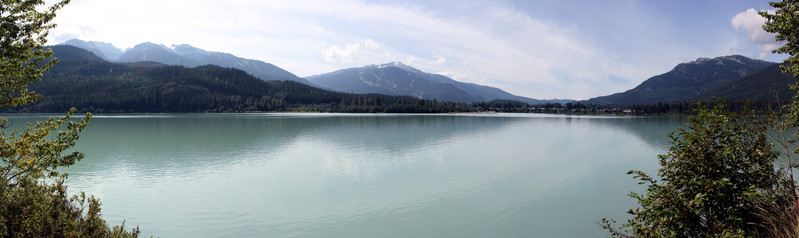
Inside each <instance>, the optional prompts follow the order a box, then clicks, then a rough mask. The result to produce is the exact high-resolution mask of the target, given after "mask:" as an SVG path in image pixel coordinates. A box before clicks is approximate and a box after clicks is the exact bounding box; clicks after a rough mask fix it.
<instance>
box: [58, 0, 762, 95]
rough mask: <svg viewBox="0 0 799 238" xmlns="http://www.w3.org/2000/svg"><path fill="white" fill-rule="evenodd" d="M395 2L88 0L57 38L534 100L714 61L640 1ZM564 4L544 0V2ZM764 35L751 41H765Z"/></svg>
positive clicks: (625, 85) (600, 91) (65, 19)
mask: <svg viewBox="0 0 799 238" xmlns="http://www.w3.org/2000/svg"><path fill="white" fill-rule="evenodd" d="M48 1H50V0H48ZM388 2H389V3H385V2H384V1H377V2H374V1H367V0H328V1H317V0H270V1H261V0H235V1H225V2H221V1H214V0H170V1H159V0H137V1H118V0H115V1H111V0H81V1H73V2H72V3H71V4H69V5H67V6H66V7H65V8H64V9H63V10H62V11H61V12H59V14H58V17H57V18H56V23H58V24H59V27H58V28H56V29H53V31H51V35H50V36H51V39H53V38H55V39H58V40H59V41H60V40H66V38H69V37H79V38H81V39H83V40H89V41H104V42H109V43H113V44H114V45H116V46H119V47H122V48H126V47H132V46H133V45H135V44H138V43H141V42H145V41H150V42H154V43H161V44H166V45H170V44H181V43H186V44H191V45H193V46H196V47H199V48H203V49H206V50H210V51H222V52H229V53H232V54H235V55H238V56H242V57H246V58H252V59H257V60H263V61H266V62H271V63H275V65H277V66H278V67H282V68H284V69H286V70H288V71H290V72H292V73H295V74H297V75H314V74H321V73H326V72H330V71H332V70H335V69H341V68H346V67H358V66H363V65H368V64H381V63H386V62H391V61H402V62H403V63H406V64H409V65H410V64H413V65H414V67H417V68H419V69H420V70H424V71H427V72H445V71H449V72H465V74H466V75H469V76H468V77H463V79H464V80H467V81H470V82H475V83H481V84H488V85H495V86H498V87H500V88H502V89H504V90H506V91H509V92H511V93H515V94H520V95H522V96H528V97H534V98H554V97H557V98H586V97H593V96H600V95H607V94H610V93H613V92H618V91H621V90H625V89H629V88H631V87H633V86H635V84H637V83H638V82H640V81H642V80H644V79H646V78H648V77H650V76H652V75H655V74H657V73H662V72H665V71H666V70H668V69H669V68H670V67H673V65H674V64H676V63H678V62H679V61H677V60H675V59H674V58H675V57H686V55H690V56H694V55H696V54H699V56H705V57H711V56H713V55H706V54H707V51H702V50H697V49H696V47H694V48H691V47H690V46H685V45H686V44H683V45H678V44H677V43H673V42H680V41H676V40H673V39H674V38H669V37H671V36H675V37H680V39H684V38H686V36H680V35H679V34H672V33H675V32H676V31H672V32H669V31H662V29H664V26H665V28H668V27H669V26H671V27H674V28H675V29H680V30H684V29H685V28H684V27H683V26H681V25H678V26H676V27H675V25H674V24H672V23H664V24H653V19H655V20H657V19H658V17H652V16H650V15H647V14H649V13H651V12H645V11H638V10H640V9H637V8H626V3H630V5H631V6H634V5H636V4H635V2H634V1H619V2H624V3H619V4H616V3H613V2H612V1H611V2H609V3H605V2H603V3H601V4H600V3H594V4H593V5H592V4H589V3H592V2H590V1H589V2H586V4H587V5H589V6H583V7H582V8H585V9H580V8H581V6H577V7H576V8H577V9H576V10H580V11H592V13H596V16H594V15H591V14H578V15H579V16H582V15H591V16H590V17H586V19H591V20H588V21H591V22H598V24H593V25H592V24H591V22H589V23H588V24H587V23H585V21H587V20H585V19H578V18H564V19H565V20H564V19H557V18H553V17H552V16H540V15H541V14H536V13H534V10H535V9H520V8H518V6H515V5H527V4H513V3H512V2H508V1H456V2H457V4H453V5H451V6H449V5H448V8H447V9H442V8H436V7H437V6H438V5H441V4H428V3H427V2H425V1H400V2H396V1H388ZM559 2H562V1H550V3H546V1H545V2H542V3H541V5H542V6H540V7H541V9H547V7H546V6H544V5H547V4H550V5H551V4H556V5H561V4H560V3H559ZM614 4H615V5H614ZM536 5H538V4H536ZM583 5H585V4H583ZM594 5H601V6H602V7H604V8H602V9H599V8H596V7H595V6H594ZM606 5H607V6H606ZM153 6H158V7H153ZM174 9H180V11H175V10H174ZM564 9H570V10H575V8H571V7H569V8H564ZM586 9H587V10H586ZM740 9H743V8H740ZM580 11H577V12H580ZM608 11H611V12H612V13H614V14H608ZM538 13H541V11H539V12H538ZM567 13H568V12H565V13H557V14H554V15H563V14H567ZM620 13H625V14H620ZM627 13H629V14H627ZM608 15H611V16H610V17H608ZM141 16H147V17H144V18H143V17H141ZM564 16H568V15H564ZM659 17H662V16H659ZM736 17H737V16H736ZM603 18H604V20H603ZM608 18H612V20H613V21H610V20H607V19H608ZM741 18H742V19H738V20H733V23H732V24H733V25H734V26H735V25H736V24H738V25H740V26H738V27H736V28H738V29H740V30H742V31H744V30H746V29H750V28H752V27H750V24H749V21H745V20H743V19H749V17H748V15H747V16H741ZM97 19H106V20H103V21H98V20H97ZM723 19H724V21H723V22H722V23H720V24H725V25H726V24H727V20H728V19H729V15H724V16H723ZM664 22H665V21H664ZM736 22H738V23H736ZM656 23H657V22H656ZM760 24H762V22H761V23H760ZM605 25H607V26H609V27H604V26H605ZM84 26H86V27H84ZM754 28H759V25H758V26H756V27H754ZM664 32H665V33H664ZM658 33H659V34H660V35H658ZM757 34H759V33H757ZM757 34H755V36H753V38H752V39H754V41H761V40H762V39H763V38H762V36H759V35H757ZM747 35H749V34H747ZM748 38H749V37H748ZM603 40H604V41H603ZM54 41H55V40H54ZM328 42H329V44H328ZM607 42H615V43H612V44H616V45H613V46H608V43H607ZM683 42H688V40H685V41H683ZM50 43H59V42H57V41H56V42H50ZM731 47H732V46H730V47H726V48H724V50H725V52H726V51H728V49H730V48H731ZM761 47H762V48H763V49H769V48H768V47H773V46H771V45H769V44H768V43H765V44H763V45H762V46H761ZM752 48H754V47H752ZM680 51H681V52H680ZM641 52H646V53H641ZM685 52H690V53H685ZM320 53H321V57H320ZM653 55H658V57H653ZM675 55H676V56H675ZM416 56H426V57H423V58H417V57H416ZM430 56H432V57H430ZM663 59H667V60H663ZM693 59H695V58H685V60H693ZM668 60H671V61H668ZM680 60H683V59H680ZM464 62H469V64H468V65H465V64H464ZM652 65H655V66H652ZM618 79H623V80H618ZM483 82H484V83H483Z"/></svg>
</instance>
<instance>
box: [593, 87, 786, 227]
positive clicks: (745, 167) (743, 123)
mask: <svg viewBox="0 0 799 238" xmlns="http://www.w3.org/2000/svg"><path fill="white" fill-rule="evenodd" d="M723 105H724V104H723V103H716V104H715V106H714V107H713V108H712V109H707V108H706V107H704V106H703V107H700V109H698V114H697V115H695V116H692V117H690V118H689V122H688V124H687V125H688V129H687V130H686V129H679V130H677V131H676V133H672V134H671V135H670V138H672V147H671V148H670V149H669V152H668V153H667V154H664V155H660V156H659V160H660V165H661V168H660V169H659V170H658V176H659V177H660V181H658V180H655V179H654V178H652V177H651V176H649V175H647V174H646V173H644V172H642V171H630V172H629V174H634V176H635V178H636V179H638V180H640V182H639V184H647V186H648V187H647V191H646V193H645V194H638V193H631V194H630V197H633V198H635V199H637V200H638V203H639V205H640V207H639V208H636V209H635V210H630V211H629V213H630V214H631V215H633V216H634V217H633V218H632V219H630V220H628V222H627V224H625V225H623V229H619V228H617V227H616V226H615V225H614V221H612V220H608V219H603V220H602V227H603V228H605V229H608V230H609V231H610V232H611V234H612V235H614V236H619V237H758V236H760V235H759V234H765V233H766V232H767V228H766V227H765V225H764V224H767V223H769V222H770V221H768V220H767V219H766V218H765V217H764V215H763V214H764V211H765V209H766V208H775V209H774V210H786V209H789V208H790V207H792V206H793V204H794V200H795V196H794V191H793V181H792V180H790V179H789V178H788V177H787V176H785V173H784V171H782V170H775V167H774V163H775V159H776V158H777V152H776V151H775V150H774V149H773V148H772V147H773V146H772V143H771V142H769V141H768V139H767V133H768V128H767V126H766V123H764V122H763V121H759V120H758V119H757V118H755V117H754V116H752V115H749V114H742V115H736V114H733V113H730V112H727V111H725V110H724V106H723ZM625 230H626V231H627V232H630V233H631V235H628V234H625Z"/></svg>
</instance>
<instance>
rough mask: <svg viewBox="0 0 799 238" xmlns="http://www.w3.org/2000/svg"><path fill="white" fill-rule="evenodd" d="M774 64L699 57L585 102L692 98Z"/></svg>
mask: <svg viewBox="0 0 799 238" xmlns="http://www.w3.org/2000/svg"><path fill="white" fill-rule="evenodd" d="M774 64H776V63H773V62H767V61H762V60H755V59H750V58H748V57H745V56H741V55H732V56H723V57H717V58H714V59H708V58H700V59H697V60H696V61H692V62H688V63H682V64H679V65H677V66H676V67H674V69H672V70H671V71H669V72H666V73H664V74H661V75H657V76H654V77H651V78H649V79H647V80H646V81H644V82H643V83H641V84H640V85H638V86H637V87H635V88H633V89H630V90H628V91H625V92H621V93H616V94H613V95H608V96H603V97H596V98H592V99H589V100H587V101H586V103H591V104H601V105H635V104H655V103H670V102H676V101H683V100H689V99H692V98H696V97H699V96H700V95H702V94H706V93H709V92H711V91H713V90H716V89H718V88H720V87H722V86H724V85H725V84H727V83H729V82H732V81H734V80H736V79H739V78H741V77H744V76H747V75H750V74H753V73H755V72H758V71H760V70H762V69H765V68H767V67H769V66H772V65H774Z"/></svg>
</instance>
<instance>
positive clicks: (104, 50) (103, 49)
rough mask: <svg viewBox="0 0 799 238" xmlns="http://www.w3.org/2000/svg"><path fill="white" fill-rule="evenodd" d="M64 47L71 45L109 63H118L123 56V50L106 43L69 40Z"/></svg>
mask: <svg viewBox="0 0 799 238" xmlns="http://www.w3.org/2000/svg"><path fill="white" fill-rule="evenodd" d="M61 44H62V45H71V46H75V47H78V48H82V49H85V50H88V51H90V52H92V53H94V54H95V55H97V56H99V57H102V58H103V59H105V60H108V61H116V60H117V59H119V56H120V55H122V50H120V49H119V48H117V47H115V46H114V45H112V44H109V43H105V42H98V41H88V42H87V41H82V40H78V39H72V40H68V41H66V42H64V43H61Z"/></svg>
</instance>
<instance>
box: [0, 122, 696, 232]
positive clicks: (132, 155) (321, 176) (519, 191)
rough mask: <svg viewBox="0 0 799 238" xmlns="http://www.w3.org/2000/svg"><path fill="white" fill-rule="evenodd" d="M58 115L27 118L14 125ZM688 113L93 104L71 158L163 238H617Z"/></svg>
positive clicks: (88, 180) (112, 201)
mask: <svg viewBox="0 0 799 238" xmlns="http://www.w3.org/2000/svg"><path fill="white" fill-rule="evenodd" d="M46 116H47V115H41V114H19V115H12V116H10V118H11V119H12V120H13V121H14V122H15V123H17V124H22V123H21V122H24V121H31V120H44V119H45V118H46ZM683 123H684V118H681V117H674V116H671V117H665V116H664V117H611V116H562V115H546V114H441V115H403V114H324V113H264V114H110V115H95V116H94V117H93V118H92V122H91V123H90V124H89V126H88V127H87V129H86V130H85V131H84V132H83V133H82V134H81V138H80V141H79V142H78V145H77V146H76V148H75V150H77V151H81V152H83V153H85V154H86V157H85V158H84V159H83V160H82V161H80V162H78V163H77V164H76V165H75V166H72V167H70V168H68V169H67V171H68V172H69V173H70V177H69V179H68V181H67V182H68V184H69V189H70V191H85V192H87V193H89V194H93V195H95V196H97V197H99V198H100V201H101V202H102V203H103V205H102V208H103V217H104V218H105V219H106V220H108V221H109V223H110V224H119V223H121V222H122V221H123V220H124V221H126V224H127V226H129V227H130V226H139V227H140V228H141V230H142V233H143V235H147V236H149V235H155V236H160V237H606V236H607V233H606V232H605V231H603V230H601V229H600V228H599V226H598V225H597V224H596V223H595V222H596V221H597V220H599V219H601V218H602V217H608V218H615V219H617V220H619V221H622V222H623V221H625V220H626V219H627V218H628V216H627V215H626V213H625V212H626V211H627V210H628V209H630V208H634V207H635V206H636V202H635V200H634V199H631V198H628V197H627V196H626V195H627V193H629V192H630V191H633V190H634V191H639V192H640V191H644V190H645V188H644V187H643V186H639V185H636V181H634V180H633V179H632V176H630V175H627V174H626V172H627V171H628V170H631V169H638V170H644V171H647V172H649V173H650V174H655V173H656V171H657V168H658V162H657V155H658V154H663V153H665V152H666V151H667V150H668V147H669V146H670V144H669V139H668V137H667V135H668V133H669V132H670V131H673V130H675V129H677V128H678V127H680V126H682V124H683Z"/></svg>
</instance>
